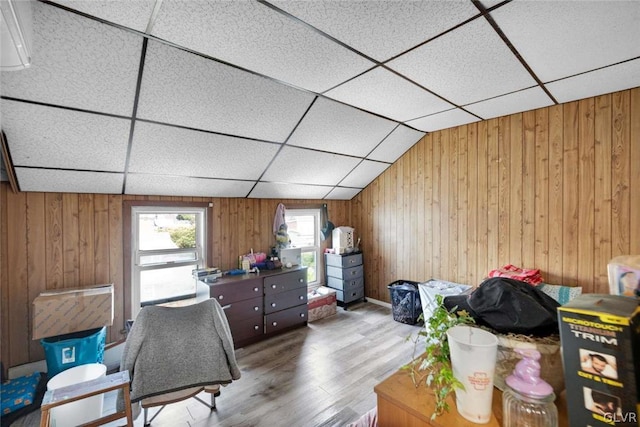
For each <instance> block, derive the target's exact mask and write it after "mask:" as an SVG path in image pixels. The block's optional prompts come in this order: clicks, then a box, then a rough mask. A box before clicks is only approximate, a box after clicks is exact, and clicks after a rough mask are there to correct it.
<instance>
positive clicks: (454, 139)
mask: <svg viewBox="0 0 640 427" xmlns="http://www.w3.org/2000/svg"><path fill="white" fill-rule="evenodd" d="M458 129H460V128H459V127H455V128H451V129H449V144H448V150H447V152H448V157H449V179H448V180H447V181H448V184H449V191H448V194H447V195H448V198H447V199H448V211H449V218H448V220H449V225H448V230H449V234H448V235H447V236H446V238H445V239H444V241H446V242H447V248H448V251H447V252H445V254H446V255H447V261H448V264H447V267H446V271H447V279H448V280H451V281H454V282H457V279H458V277H457V275H458V266H459V264H458V248H457V246H458V244H459V243H458V241H459V238H460V236H459V234H458V198H459V194H458V156H459V155H460V147H459V142H460V140H459V137H458Z"/></svg>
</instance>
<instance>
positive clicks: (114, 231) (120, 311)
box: [107, 195, 131, 342]
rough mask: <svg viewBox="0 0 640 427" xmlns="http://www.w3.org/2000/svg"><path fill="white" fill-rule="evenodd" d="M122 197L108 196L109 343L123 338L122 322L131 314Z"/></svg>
mask: <svg viewBox="0 0 640 427" xmlns="http://www.w3.org/2000/svg"><path fill="white" fill-rule="evenodd" d="M122 200H123V198H122V196H119V195H110V196H109V283H113V286H114V295H113V300H114V314H113V326H111V327H110V328H109V331H108V332H107V334H108V337H109V338H110V341H112V342H115V341H119V340H120V339H122V338H123V335H122V331H123V330H124V322H125V320H127V319H128V318H129V316H128V314H125V313H131V305H130V303H131V297H130V296H129V295H127V296H125V295H124V261H123V260H124V239H125V238H130V236H124V235H123V229H122V226H123V218H122Z"/></svg>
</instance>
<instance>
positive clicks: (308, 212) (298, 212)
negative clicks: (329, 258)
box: [285, 208, 324, 287]
mask: <svg viewBox="0 0 640 427" xmlns="http://www.w3.org/2000/svg"><path fill="white" fill-rule="evenodd" d="M287 216H313V217H314V222H315V227H314V242H315V243H316V245H315V246H306V247H300V249H301V252H302V254H304V253H308V252H315V255H316V272H315V273H316V280H314V281H308V282H307V286H308V287H316V286H318V285H320V284H321V277H322V274H321V272H322V271H323V268H324V259H323V258H322V248H321V245H322V243H321V242H322V240H321V238H320V227H322V224H321V223H320V221H321V218H322V215H321V208H300V209H297V208H293V209H289V208H286V210H285V218H286V217H287Z"/></svg>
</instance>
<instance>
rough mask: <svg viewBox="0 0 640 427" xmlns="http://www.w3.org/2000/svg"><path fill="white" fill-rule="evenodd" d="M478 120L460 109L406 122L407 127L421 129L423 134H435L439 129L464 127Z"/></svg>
mask: <svg viewBox="0 0 640 427" xmlns="http://www.w3.org/2000/svg"><path fill="white" fill-rule="evenodd" d="M479 120H480V119H479V118H477V117H476V116H474V115H472V114H469V113H467V112H466V111H463V110H460V109H454V110H449V111H445V112H442V113H438V114H433V115H431V116H426V117H422V118H419V119H416V120H411V121H410V122H407V124H408V125H409V126H413V127H415V128H416V129H421V130H423V131H425V132H435V131H437V130H440V129H447V128H450V127H454V126H460V125H465V124H467V123H473V122H477V121H479Z"/></svg>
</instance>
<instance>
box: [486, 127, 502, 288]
mask: <svg viewBox="0 0 640 427" xmlns="http://www.w3.org/2000/svg"><path fill="white" fill-rule="evenodd" d="M498 132H499V121H498V119H491V120H489V123H488V125H487V172H488V177H487V184H488V185H487V189H486V191H487V192H488V194H487V199H488V200H487V208H488V216H487V251H488V252H487V265H486V266H485V269H484V273H483V274H484V277H487V275H488V273H489V271H491V270H493V269H494V268H498V267H499V266H500V257H499V255H500V254H499V247H500V191H501V188H500V169H501V167H502V166H501V163H502V162H503V161H504V160H503V159H502V158H501V153H500V152H499V148H498V138H499V135H498Z"/></svg>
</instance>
